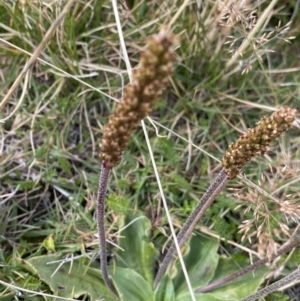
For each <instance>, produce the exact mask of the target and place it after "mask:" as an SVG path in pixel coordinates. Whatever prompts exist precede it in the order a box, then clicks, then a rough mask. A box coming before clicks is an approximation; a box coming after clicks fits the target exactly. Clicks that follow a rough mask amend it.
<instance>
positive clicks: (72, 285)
mask: <svg viewBox="0 0 300 301" xmlns="http://www.w3.org/2000/svg"><path fill="white" fill-rule="evenodd" d="M58 259H59V257H58V256H56V255H46V256H39V257H33V258H30V259H28V260H26V261H25V260H22V261H20V263H21V264H22V265H23V267H24V268H26V269H27V270H28V271H30V272H31V273H34V274H35V275H37V276H38V277H39V278H40V279H41V280H42V281H43V282H45V283H46V284H47V285H49V287H50V289H51V291H52V292H53V293H54V295H56V296H61V297H66V298H78V297H80V296H82V295H89V296H90V299H91V300H95V301H96V300H101V299H105V301H117V300H118V299H117V297H116V296H115V295H114V294H113V293H111V292H110V291H109V290H108V289H107V288H106V286H105V284H104V282H103V280H102V278H101V273H100V271H98V270H96V269H92V268H89V267H87V266H85V265H83V264H81V262H80V261H79V260H74V261H73V262H72V263H64V264H63V265H62V266H60V267H59V263H54V264H48V263H49V262H51V261H54V260H58ZM58 267H59V268H58ZM56 270H57V271H56ZM93 270H95V271H97V272H95V271H93Z"/></svg>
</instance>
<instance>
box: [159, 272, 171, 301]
mask: <svg viewBox="0 0 300 301" xmlns="http://www.w3.org/2000/svg"><path fill="white" fill-rule="evenodd" d="M154 300H155V301H175V291H174V285H173V282H172V280H171V278H170V277H169V276H168V275H166V276H165V277H164V278H163V279H162V281H161V282H160V284H159V285H158V287H157V289H156V291H155V295H154Z"/></svg>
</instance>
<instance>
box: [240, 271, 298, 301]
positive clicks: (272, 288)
mask: <svg viewBox="0 0 300 301" xmlns="http://www.w3.org/2000/svg"><path fill="white" fill-rule="evenodd" d="M299 278H300V269H299V268H298V269H297V270H296V271H294V272H292V273H291V274H289V275H287V276H286V277H284V278H282V279H280V280H278V281H276V282H274V283H272V284H271V285H269V286H267V287H265V288H263V289H261V290H260V291H258V292H256V293H254V294H252V295H251V296H249V297H247V298H244V299H242V300H241V301H254V300H257V299H259V298H263V297H265V296H267V295H269V294H271V293H273V292H274V291H277V290H278V289H280V288H281V287H283V286H285V285H287V284H289V283H291V282H293V281H295V280H297V279H299Z"/></svg>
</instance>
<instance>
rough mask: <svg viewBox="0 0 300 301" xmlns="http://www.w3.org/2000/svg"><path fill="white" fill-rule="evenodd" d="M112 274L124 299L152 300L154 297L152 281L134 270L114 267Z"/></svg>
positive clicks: (123, 300) (127, 300)
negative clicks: (148, 280) (149, 281)
mask: <svg viewBox="0 0 300 301" xmlns="http://www.w3.org/2000/svg"><path fill="white" fill-rule="evenodd" d="M110 275H111V278H112V279H113V282H114V284H115V286H116V288H117V290H118V293H119V295H120V298H121V300H122V301H129V300H130V301H152V300H153V299H154V293H153V290H152V286H151V285H150V283H148V282H147V281H146V280H145V279H144V278H143V277H142V276H141V275H139V274H138V273H137V272H135V271H134V270H132V269H127V268H120V267H116V268H113V267H112V268H111V269H110ZM105 300H106V299H105Z"/></svg>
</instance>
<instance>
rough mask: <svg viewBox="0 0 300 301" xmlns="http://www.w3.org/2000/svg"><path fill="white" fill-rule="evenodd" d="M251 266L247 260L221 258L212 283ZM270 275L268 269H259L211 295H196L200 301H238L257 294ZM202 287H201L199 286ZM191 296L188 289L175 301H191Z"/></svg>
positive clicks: (210, 293) (178, 295)
mask: <svg viewBox="0 0 300 301" xmlns="http://www.w3.org/2000/svg"><path fill="white" fill-rule="evenodd" d="M248 264H249V262H248V260H247V259H246V258H245V259H244V260H243V261H239V262H237V261H236V260H235V259H232V258H227V257H223V256H222V257H220V260H219V264H218V267H217V269H216V270H215V277H214V279H212V281H214V280H217V279H220V278H223V277H225V276H227V275H229V274H231V273H233V272H235V271H237V270H239V269H241V268H242V267H245V266H247V265H248ZM267 273H268V268H267V267H262V268H260V269H257V270H256V271H255V272H252V273H251V272H250V273H248V274H245V275H243V276H242V277H239V278H237V279H236V280H234V281H232V282H230V283H229V284H227V285H225V286H223V287H220V288H218V289H216V290H214V291H212V292H209V293H201V294H196V300H197V301H198V300H199V301H200V300H201V301H221V300H222V301H238V300H241V299H243V298H245V297H246V296H249V295H251V294H253V293H255V292H256V291H257V290H258V288H259V286H260V284H261V283H262V282H263V281H264V277H265V275H266V274H267ZM199 287H200V286H199ZM191 300H192V299H191V297H190V294H189V292H188V290H187V289H185V291H182V292H180V293H179V294H177V295H176V299H175V301H191Z"/></svg>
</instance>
